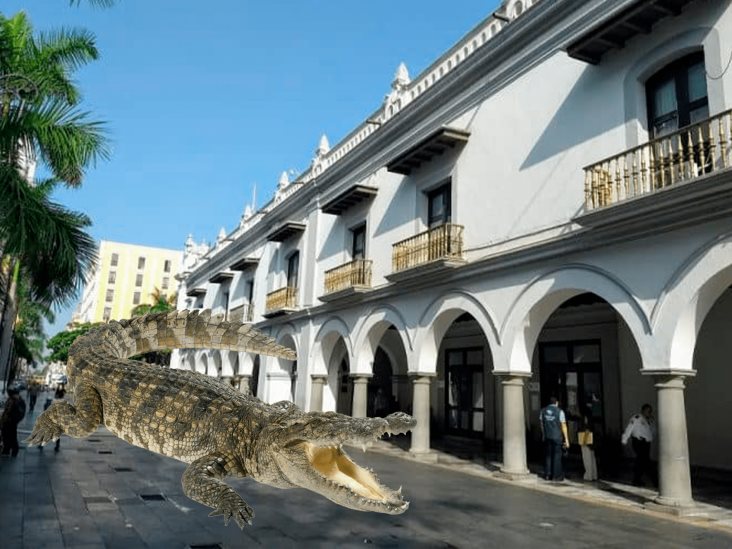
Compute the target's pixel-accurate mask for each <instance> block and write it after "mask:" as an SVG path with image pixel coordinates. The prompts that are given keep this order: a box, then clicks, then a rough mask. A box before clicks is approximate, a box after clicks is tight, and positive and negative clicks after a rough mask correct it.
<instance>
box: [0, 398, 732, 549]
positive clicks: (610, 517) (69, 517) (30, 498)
mask: <svg viewBox="0 0 732 549" xmlns="http://www.w3.org/2000/svg"><path fill="white" fill-rule="evenodd" d="M36 413H38V410H36ZM29 428H30V421H26V422H24V424H22V425H21V429H22V430H23V431H28V430H29ZM24 435H25V433H22V434H21V436H24ZM353 452H354V453H356V452H355V451H353ZM355 457H356V458H357V459H358V461H359V462H361V463H364V464H366V465H369V466H371V467H373V468H375V469H376V471H377V472H379V475H380V476H381V478H382V479H383V480H384V481H385V482H386V483H388V484H390V485H396V486H398V485H400V484H403V485H404V491H405V494H407V497H408V498H409V499H411V501H412V506H411V508H410V509H409V511H407V513H406V514H404V515H400V516H387V515H377V514H369V513H359V512H356V511H349V510H347V509H343V508H340V507H338V506H336V505H334V504H332V503H330V502H329V501H327V500H326V499H324V498H322V497H320V496H317V495H315V494H311V493H309V492H306V491H304V490H288V491H283V490H276V489H273V488H268V487H265V486H261V485H259V484H256V483H254V482H250V481H247V480H241V481H233V482H232V485H233V486H234V487H235V489H237V490H238V491H239V492H240V493H241V494H242V495H243V497H244V498H245V499H246V500H247V501H248V502H249V503H250V504H251V505H252V506H253V507H254V509H255V512H256V517H255V520H254V526H252V527H248V528H246V529H245V530H244V531H240V530H239V529H238V528H237V527H235V526H233V525H231V524H230V525H229V526H228V527H224V525H223V521H222V520H221V518H220V517H215V518H209V517H208V516H207V515H208V509H206V508H204V507H202V506H200V505H198V504H196V503H194V502H192V501H191V500H189V499H188V498H186V497H185V496H184V495H183V494H182V489H181V485H180V477H181V474H182V472H183V469H184V467H185V466H184V464H182V463H179V462H176V461H174V460H171V459H168V458H165V457H161V456H158V455H155V454H152V453H149V452H146V451H144V450H141V449H138V448H135V447H133V446H130V445H128V444H126V443H125V442H123V441H121V440H119V439H117V438H115V437H113V436H111V435H110V434H109V433H107V432H106V431H103V430H101V431H100V432H99V433H97V434H96V435H94V436H92V437H90V438H88V439H85V440H73V439H69V438H64V439H63V440H62V442H61V450H60V452H58V453H55V452H54V451H53V446H48V447H46V449H45V450H43V451H42V452H41V451H39V450H38V449H37V448H30V449H24V450H21V453H20V455H19V456H18V458H16V459H10V458H3V459H0V547H3V548H4V549H14V548H28V549H31V548H32V549H37V548H61V547H66V548H78V549H82V548H90V549H91V548H94V547H109V548H122V547H124V548H125V549H131V548H138V547H156V548H157V547H161V548H184V547H189V546H194V547H195V546H204V547H216V544H219V545H218V546H220V547H231V548H234V547H255V546H264V547H277V548H279V547H363V546H364V545H372V546H376V547H501V548H510V547H538V546H539V544H541V545H542V546H554V547H563V548H575V547H588V548H589V547H607V548H611V547H612V548H620V547H644V549H647V548H655V547H658V548H687V547H705V548H719V547H732V533H730V531H725V530H724V529H720V528H708V527H699V526H695V525H691V524H686V523H682V522H678V521H673V520H667V519H664V518H661V517H658V516H655V515H652V514H643V513H640V512H632V511H626V510H622V509H617V508H610V507H607V506H600V505H595V504H592V503H588V502H583V501H577V500H575V499H572V498H567V497H560V496H557V495H554V494H552V493H547V492H543V491H536V490H528V489H525V488H522V487H518V486H513V485H511V484H508V483H505V482H496V481H494V480H491V479H484V478H479V477H476V476H474V475H468V474H464V473H461V472H458V471H452V470H449V469H446V468H436V467H434V466H430V465H425V464H422V463H415V462H412V461H407V460H403V459H399V458H396V457H392V456H388V455H383V454H379V453H373V452H369V453H367V454H362V453H361V451H360V450H359V451H357V455H356V456H355ZM558 489H560V488H558ZM156 495H162V497H163V498H164V499H163V500H162V501H155V500H148V501H145V500H143V499H142V498H141V496H156Z"/></svg>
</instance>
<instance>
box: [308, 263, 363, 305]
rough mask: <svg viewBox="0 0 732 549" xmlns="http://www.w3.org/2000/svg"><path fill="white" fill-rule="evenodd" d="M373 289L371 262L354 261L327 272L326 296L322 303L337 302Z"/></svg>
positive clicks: (321, 298)
mask: <svg viewBox="0 0 732 549" xmlns="http://www.w3.org/2000/svg"><path fill="white" fill-rule="evenodd" d="M370 289H371V260H370V259H354V260H353V261H349V262H348V263H344V264H343V265H340V266H338V267H336V268H334V269H330V270H328V271H325V295H323V296H321V297H320V300H321V301H335V300H336V299H341V298H343V297H347V296H350V295H355V294H359V293H363V292H365V291H368V290H370Z"/></svg>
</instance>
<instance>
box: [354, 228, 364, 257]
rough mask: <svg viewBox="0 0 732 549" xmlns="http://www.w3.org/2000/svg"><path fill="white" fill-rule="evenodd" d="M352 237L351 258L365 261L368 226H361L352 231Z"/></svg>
mask: <svg viewBox="0 0 732 549" xmlns="http://www.w3.org/2000/svg"><path fill="white" fill-rule="evenodd" d="M351 237H352V245H351V257H352V258H353V259H363V258H364V257H366V225H365V224H364V225H359V226H358V227H356V228H354V229H351Z"/></svg>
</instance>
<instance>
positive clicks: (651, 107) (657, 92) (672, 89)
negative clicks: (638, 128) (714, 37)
mask: <svg viewBox="0 0 732 549" xmlns="http://www.w3.org/2000/svg"><path fill="white" fill-rule="evenodd" d="M646 98H647V100H648V128H649V131H650V134H651V137H652V138H655V137H659V136H663V135H666V134H669V133H672V132H674V131H676V130H678V129H679V128H683V127H684V126H688V125H689V124H693V123H695V122H698V121H699V120H703V119H705V118H707V117H709V100H708V98H707V78H706V71H705V69H704V53H703V52H697V53H693V54H691V55H687V56H686V57H682V58H681V59H679V60H677V61H674V62H673V63H671V64H670V65H667V66H666V67H664V68H663V69H661V70H660V71H659V72H657V73H656V74H655V75H653V76H652V77H651V78H649V79H648V81H647V82H646Z"/></svg>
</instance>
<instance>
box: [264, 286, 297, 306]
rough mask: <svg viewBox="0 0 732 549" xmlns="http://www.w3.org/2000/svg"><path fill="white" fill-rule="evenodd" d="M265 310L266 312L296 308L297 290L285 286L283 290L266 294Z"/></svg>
mask: <svg viewBox="0 0 732 549" xmlns="http://www.w3.org/2000/svg"><path fill="white" fill-rule="evenodd" d="M265 308H266V309H267V312H270V311H277V310H280V309H295V308H297V288H296V287H294V286H285V287H284V288H280V289H279V290H275V291H274V292H270V293H268V294H267V301H266V304H265Z"/></svg>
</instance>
